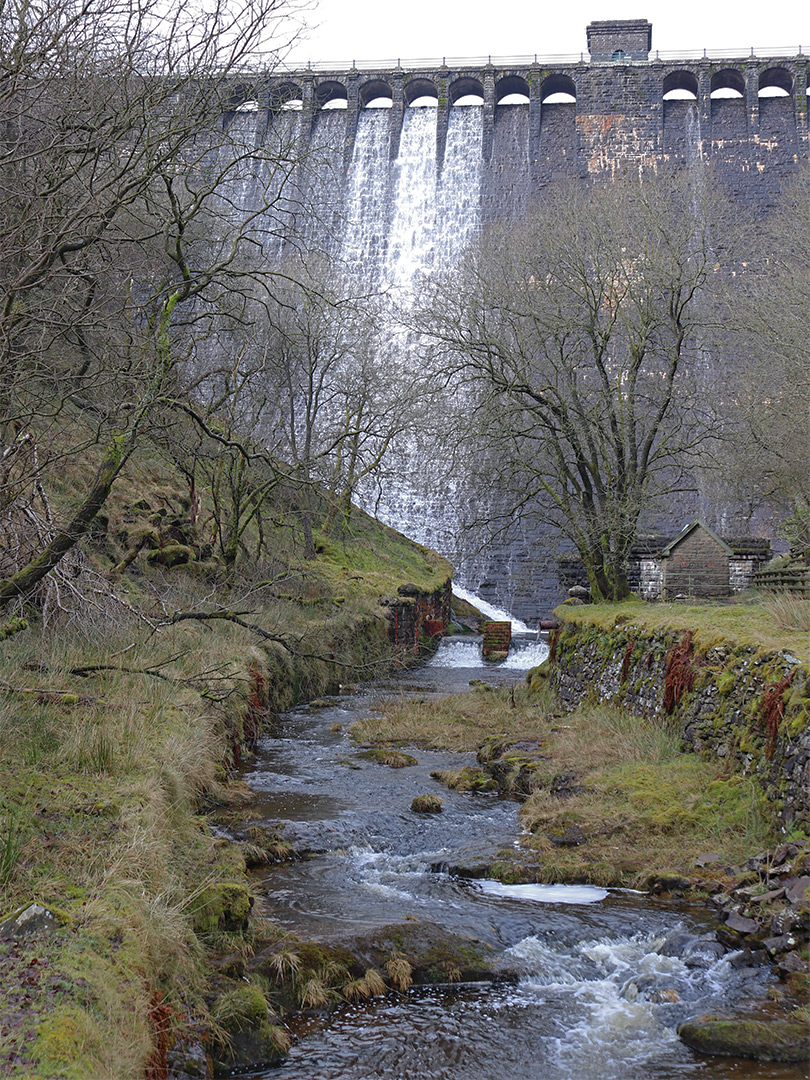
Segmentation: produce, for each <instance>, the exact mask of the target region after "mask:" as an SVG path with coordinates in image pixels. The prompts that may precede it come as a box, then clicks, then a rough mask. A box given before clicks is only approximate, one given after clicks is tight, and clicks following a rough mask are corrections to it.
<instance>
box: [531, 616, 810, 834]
mask: <svg viewBox="0 0 810 1080" xmlns="http://www.w3.org/2000/svg"><path fill="white" fill-rule="evenodd" d="M667 607H670V608H671V609H672V625H670V624H668V622H667V620H666V614H667ZM713 611H714V612H715V613H716V616H717V619H716V623H715V624H714V630H712V625H713V624H712V623H711V621H710V615H711V613H712V612H713ZM728 611H729V609H728V608H712V607H710V606H708V605H706V606H704V607H703V609H702V610H701V620H700V623H701V625H700V626H699V629H691V628H689V627H688V625H684V622H683V620H684V613H683V610H682V609H679V607H678V606H677V605H642V604H626V605H621V606H620V607H618V608H617V607H616V606H612V607H611V606H610V605H586V606H583V607H575V608H569V607H567V606H563V608H560V609H558V614H559V615H560V617H561V618H562V619H563V620H564V622H563V626H562V628H561V630H559V631H558V632H556V633H555V634H554V636H553V638H552V660H551V663H550V683H551V686H552V687H553V689H554V691H555V693H556V694H557V696H558V697H559V699H560V700H561V702H562V703H563V704H564V706H565V707H566V708H575V707H577V706H579V705H580V704H582V703H583V702H585V701H606V702H610V703H612V704H615V705H618V706H621V707H622V708H626V709H628V710H629V711H631V712H633V713H634V714H636V715H639V716H644V717H646V718H648V719H650V720H653V721H655V722H656V723H658V724H664V725H666V726H667V727H668V728H669V729H670V730H672V731H675V732H676V733H677V734H678V736H679V737H680V738H681V739H682V742H683V744H684V746H685V747H687V748H689V749H692V750H695V751H698V752H699V753H701V754H702V755H704V756H706V757H708V758H713V759H714V760H715V761H717V762H718V763H719V764H721V765H722V767H723V768H724V769H725V770H727V771H734V772H739V773H740V774H741V775H744V776H753V777H755V778H756V780H757V782H758V783H759V784H760V785H761V787H762V789H763V791H764V792H765V794H766V796H767V798H768V799H769V800H770V801H771V802H772V803H773V804H774V808H775V810H776V813H777V814H778V816H779V819H780V821H781V823H782V825H783V827H784V828H785V829H786V830H790V829H800V830H803V831H804V832H810V665H808V664H807V663H806V662H805V661H803V659H802V658H801V657H800V656H798V655H796V653H795V652H791V650H790V648H789V647H787V646H785V647H783V648H778V649H774V648H763V647H759V646H757V645H755V644H750V643H749V641H750V637H749V636H748V634H749V633H750V631H747V633H746V635H745V636H743V635H739V634H734V633H731V634H730V635H729V636H728V637H724V636H723V633H722V624H723V616H725V615H727V613H728ZM731 614H732V616H734V615H735V613H734V611H733V609H732V611H731ZM736 618H737V621H739V614H737V616H736ZM718 627H720V628H721V629H718ZM741 637H742V640H740V639H741ZM800 651H801V650H798V649H797V650H796V652H800Z"/></svg>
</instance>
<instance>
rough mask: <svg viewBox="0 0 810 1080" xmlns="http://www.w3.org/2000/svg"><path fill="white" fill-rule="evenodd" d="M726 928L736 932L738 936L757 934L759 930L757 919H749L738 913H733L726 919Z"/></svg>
mask: <svg viewBox="0 0 810 1080" xmlns="http://www.w3.org/2000/svg"><path fill="white" fill-rule="evenodd" d="M726 926H728V927H730V928H731V929H732V930H736V931H737V933H738V934H755V933H756V932H757V930H759V923H758V922H757V921H756V919H748V918H746V917H745V915H740V913H739V912H738V911H732V912H731V913H730V914H729V916H728V918H727V919H726Z"/></svg>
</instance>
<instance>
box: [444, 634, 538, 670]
mask: <svg viewBox="0 0 810 1080" xmlns="http://www.w3.org/2000/svg"><path fill="white" fill-rule="evenodd" d="M547 657H548V645H547V644H546V643H545V642H544V641H521V640H520V639H518V640H513V641H512V648H511V649H510V652H509V656H508V657H507V658H506V660H501V661H499V662H497V663H493V662H492V661H491V660H484V657H483V655H482V653H481V639H480V638H475V639H474V640H472V641H459V640H458V638H454V639H452V640H449V641H443V642H441V644H440V645H439V648H438V649H437V650H436V652H435V653H434V655H433V656H432V657H431V659H430V661H429V662H428V666H429V667H441V668H486V669H487V670H488V671H492V670H508V671H528V670H529V668H533V667H537V665H538V664H542V663H543V661H544V660H545V659H546V658H547Z"/></svg>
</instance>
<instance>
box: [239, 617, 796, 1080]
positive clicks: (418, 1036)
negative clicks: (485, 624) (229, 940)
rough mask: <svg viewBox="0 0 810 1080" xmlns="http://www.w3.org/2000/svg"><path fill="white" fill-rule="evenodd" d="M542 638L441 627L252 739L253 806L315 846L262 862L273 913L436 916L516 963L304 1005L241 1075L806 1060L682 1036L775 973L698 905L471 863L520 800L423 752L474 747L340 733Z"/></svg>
mask: <svg viewBox="0 0 810 1080" xmlns="http://www.w3.org/2000/svg"><path fill="white" fill-rule="evenodd" d="M545 648H546V647H545V645H543V644H542V643H539V642H536V641H533V640H531V639H529V638H522V639H520V638H518V639H517V640H516V647H515V648H514V649H513V652H512V654H511V655H510V658H509V660H507V661H506V662H505V663H502V664H498V665H491V664H487V665H486V667H484V662H483V661H482V660H481V658H480V644H479V643H478V642H477V641H472V640H463V639H452V638H451V639H446V640H445V641H443V642H442V644H441V646H440V647H439V650H438V652H437V654H436V655H435V657H434V658H433V659H432V660H431V661H430V662H429V663H427V664H425V665H424V666H422V667H421V668H420V669H418V670H416V671H412V672H410V673H408V674H407V675H405V676H403V677H402V678H401V679H399V680H398V681H395V682H386V683H380V684H378V685H375V686H371V687H368V688H364V689H362V690H359V691H357V692H355V693H352V694H350V695H346V696H342V697H340V698H336V699H334V701H333V702H330V704H329V705H328V706H326V707H319V708H310V707H308V706H302V707H300V708H297V709H294V710H292V711H291V712H289V713H288V714H286V715H285V716H284V717H282V718H281V719H280V720H279V722H278V725H277V727H276V729H275V730H274V732H273V733H271V734H269V735H267V736H266V737H265V738H263V739H262V741H261V743H260V747H259V752H258V756H257V759H256V761H255V762H254V764H253V767H252V768H251V769H250V771H249V772H247V773H246V775H245V779H246V780H247V782H248V783H249V784H250V786H251V787H252V788H253V790H254V791H255V793H256V800H257V801H256V805H255V807H254V811H255V812H256V813H257V814H258V815H260V818H259V823H260V824H266V825H267V826H268V827H269V828H270V827H272V828H275V827H278V826H279V825H282V826H283V830H284V836H285V838H286V839H288V840H290V841H292V843H293V844H294V846H295V848H296V850H297V851H299V852H302V851H306V852H309V857H308V858H306V859H302V860H299V861H295V862H291V863H286V864H281V865H278V866H274V867H271V868H268V869H266V870H265V871H264V872H263V874H262V875H261V878H260V879H259V880H258V881H257V888H258V890H259V891H260V892H263V893H264V898H265V905H266V907H267V910H268V911H269V913H271V914H272V917H273V918H274V919H275V920H276V921H277V922H279V923H280V924H281V925H282V926H283V927H285V928H286V929H289V930H291V931H294V932H295V933H297V934H299V935H300V936H302V937H304V938H326V939H335V938H340V937H342V936H343V937H345V936H348V935H351V934H354V933H360V932H363V931H368V930H369V929H371V928H374V927H379V926H384V925H388V924H393V923H401V922H403V921H404V920H413V919H418V920H421V921H425V922H432V923H436V924H438V925H440V926H442V927H444V928H446V929H447V930H448V931H450V932H452V933H454V934H457V935H461V936H468V937H471V938H474V939H477V940H479V941H481V942H485V943H487V944H489V945H491V946H494V947H495V948H496V949H497V950H498V951H499V953H501V954H502V955H503V958H504V961H505V962H506V963H507V965H508V966H509V967H510V968H511V969H512V970H513V971H516V972H518V973H519V978H518V979H517V981H515V982H510V983H494V984H483V983H480V984H479V983H475V984H464V985H455V986H450V987H441V988H439V987H432V988H414V989H411V990H410V991H408V992H407V993H405V994H403V995H397V996H395V995H393V994H392V995H389V996H388V997H385V998H378V999H374V1000H372V1001H370V1002H366V1003H363V1004H346V1005H343V1006H340V1007H338V1008H336V1009H334V1010H332V1011H330V1012H328V1013H323V1014H317V1013H316V1014H313V1015H309V1016H306V1017H303V1018H301V1019H300V1021H298V1022H297V1023H296V1025H295V1027H294V1034H295V1043H294V1045H293V1048H292V1050H291V1053H290V1056H289V1058H288V1060H287V1061H286V1062H285V1063H284V1064H283V1065H282V1066H281V1067H279V1068H276V1069H270V1070H264V1071H259V1072H256V1073H253V1074H250V1075H251V1076H252V1077H253V1078H254V1080H259V1078H266V1080H270V1078H273V1080H368V1078H371V1077H380V1078H386V1080H473V1078H474V1080H538V1078H541V1080H590V1078H593V1080H614V1078H615V1080H619V1078H621V1080H626V1078H628V1077H629V1078H631V1080H632V1078H636V1077H639V1078H640V1077H644V1078H646V1080H669V1078H672V1077H683V1078H691V1077H695V1078H705V1080H721V1078H722V1080H725V1078H732V1077H733V1078H743V1077H744V1078H754V1077H756V1078H759V1080H788V1078H789V1080H796V1078H799V1077H803V1076H804V1075H805V1073H804V1071H803V1070H802V1069H800V1068H798V1067H796V1066H792V1065H774V1064H758V1063H753V1062H744V1061H738V1060H734V1059H726V1058H705V1057H701V1056H699V1055H697V1054H695V1053H693V1052H692V1051H691V1050H689V1049H688V1048H687V1047H686V1046H684V1045H683V1044H682V1043H681V1042H680V1040H679V1039H678V1037H677V1034H676V1027H677V1025H678V1024H679V1023H680V1022H681V1021H683V1020H685V1019H686V1018H687V1017H692V1016H695V1015H700V1014H703V1013H708V1012H716V1011H723V1010H727V1009H729V1008H730V1007H731V1008H733V1007H734V1005H735V1004H737V1003H739V1002H744V1001H751V1000H759V999H763V998H764V997H765V995H766V992H767V988H768V985H769V984H770V982H771V981H772V976H771V975H770V972H769V971H768V970H767V969H766V968H764V967H745V966H735V958H734V957H733V956H729V955H726V956H724V957H722V958H717V957H716V956H715V955H713V950H712V942H711V940H710V939H711V938H712V936H713V935H712V920H711V918H710V915H709V914H708V913H707V912H702V911H700V910H696V909H695V908H692V907H690V908H685V907H684V908H681V907H678V905H676V904H672V903H668V904H665V903H662V902H659V901H655V900H652V899H651V898H650V897H648V896H646V895H641V894H638V893H634V892H631V891H628V890H604V889H597V888H591V887H585V886H561V885H557V886H537V885H528V886H527V885H523V886H503V885H500V884H499V883H496V882H490V881H486V880H481V879H476V878H474V877H471V876H470V875H472V874H475V873H478V872H480V868H481V867H482V866H483V865H484V864H486V863H487V862H488V861H490V860H491V859H492V857H493V855H494V854H495V853H496V852H497V851H498V849H499V848H503V847H504V846H509V845H512V844H514V843H515V840H516V837H517V836H518V835H519V832H520V825H519V822H518V816H517V811H518V803H517V801H516V800H514V799H513V798H509V797H500V796H497V795H491V794H470V793H458V792H454V791H449V790H447V789H445V788H444V787H443V786H441V785H439V784H438V782H437V781H436V780H433V779H431V778H430V773H431V771H433V770H434V769H441V768H457V767H459V766H460V765H463V764H468V763H472V762H473V760H474V758H473V756H472V755H460V754H451V753H438V752H428V751H424V750H421V749H413V748H410V749H411V752H412V753H413V754H414V756H415V757H416V758H417V759H418V764H417V765H414V766H410V767H407V768H401V769H390V768H387V767H385V766H384V765H380V764H377V763H374V762H371V761H368V760H365V759H363V758H361V757H360V756H359V748H358V747H356V746H355V745H354V744H353V743H352V741H351V740H350V738H349V737H348V734H347V729H348V727H349V726H350V724H351V723H352V722H353V721H354V720H356V719H359V718H360V717H362V716H364V715H367V714H368V712H369V711H370V710H372V709H374V708H375V707H376V706H378V705H379V703H380V700H381V699H384V698H390V697H392V696H396V695H400V694H419V695H423V696H424V695H430V694H441V693H452V692H455V691H458V690H464V689H466V688H467V687H468V685H469V682H470V680H471V679H476V678H479V679H481V678H483V679H485V680H486V681H487V682H489V683H492V684H498V683H508V682H510V681H517V680H519V679H521V678H522V677H523V675H524V673H525V670H526V669H527V668H528V667H530V666H532V665H533V664H536V663H538V662H539V661H540V659H542V657H543V655H544V650H545ZM425 792H435V793H436V794H440V795H441V797H442V799H443V800H444V809H443V812H442V813H440V814H435V815H419V814H415V813H413V812H412V811H411V809H410V804H411V800H412V799H413V797H414V795H417V794H421V793H425ZM679 933H683V934H686V935H688V937H687V938H684V939H682V940H686V941H688V942H689V945H688V947H687V950H686V952H684V951H682V949H681V950H673V949H672V948H670V947H669V943H671V942H672V941H674V940H675V938H674V937H673V935H677V934H679ZM695 939H697V940H695ZM701 939H705V940H701ZM673 951H675V952H676V953H678V955H667V953H670V952H673Z"/></svg>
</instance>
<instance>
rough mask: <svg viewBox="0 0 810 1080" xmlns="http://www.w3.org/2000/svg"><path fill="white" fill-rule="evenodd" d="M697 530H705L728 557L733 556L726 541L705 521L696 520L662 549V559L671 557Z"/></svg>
mask: <svg viewBox="0 0 810 1080" xmlns="http://www.w3.org/2000/svg"><path fill="white" fill-rule="evenodd" d="M695 529H703V531H704V532H705V533H708V535H709V536H710V537H711V538H712V540H714V542H715V543H716V544H717V546H718V547H719V548H720V549H721V550H722V551H723V552H724V553H725V554H726V555H733V554H734V552H733V550H732V549H731V548H730V547H729V545H728V544H727V543H726V542H725V540H724V539H723V538H722V537H721V536H718V535H717V533H716V532H714V530H713V529H710V528H709V526H708V525H707V524H706V522H705V521H701V519H700V518H695V520H694V521H690V523H689V524H688V525H687V526H686V528H685V529H682V530H681V531H680V532H679V533H678V535H677V536H676V537H675V539H674V540H671V541H670V542H669V543H668V544H667V546H666V547H665V548H663V549H662V551H661V558H662V559H665V558H666V557H667V556H668V555H671V554H672V552H673V551H674V549H675V548H676V547H677V546H678V544H680V543H681V542H682V541H684V540H685V539H686V538H687V536H689V534H690V533H692V532H694V531H695Z"/></svg>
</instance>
